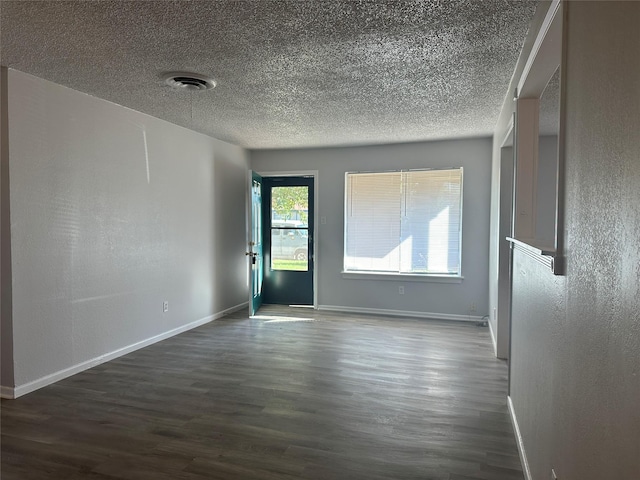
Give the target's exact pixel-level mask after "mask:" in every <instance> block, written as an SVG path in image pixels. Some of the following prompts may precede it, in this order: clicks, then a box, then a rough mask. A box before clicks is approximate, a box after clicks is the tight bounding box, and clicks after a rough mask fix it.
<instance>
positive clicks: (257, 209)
mask: <svg viewBox="0 0 640 480" xmlns="http://www.w3.org/2000/svg"><path fill="white" fill-rule="evenodd" d="M250 188H251V238H250V239H249V249H248V250H247V256H248V257H249V265H250V267H249V268H250V269H251V272H250V275H249V278H250V283H251V285H250V298H249V315H255V314H256V312H257V311H258V309H259V308H260V305H262V280H263V277H264V257H263V255H262V236H263V228H262V177H261V176H260V175H258V174H257V173H256V172H251V186H250Z"/></svg>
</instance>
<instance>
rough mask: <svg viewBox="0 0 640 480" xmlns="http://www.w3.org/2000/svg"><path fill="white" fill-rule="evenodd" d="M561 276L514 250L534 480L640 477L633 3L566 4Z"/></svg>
mask: <svg viewBox="0 0 640 480" xmlns="http://www.w3.org/2000/svg"><path fill="white" fill-rule="evenodd" d="M566 25H567V41H568V43H567V50H566V51H567V58H566V61H567V68H566V72H565V75H566V82H567V87H566V117H567V118H566V149H565V152H566V156H565V158H566V197H565V198H566V226H565V235H566V237H565V238H566V257H567V269H566V277H554V276H553V275H552V274H551V272H550V271H548V269H546V268H544V267H542V266H541V265H539V264H537V263H535V262H533V261H532V260H531V259H529V258H526V257H524V256H521V255H520V254H516V256H515V259H514V261H515V270H514V287H513V289H514V291H513V325H512V341H513V348H512V352H511V354H512V357H511V362H512V363H511V374H512V380H511V397H512V400H513V405H514V410H515V413H516V417H517V420H518V423H519V426H520V431H521V433H522V436H523V441H524V447H525V451H526V453H527V457H528V460H529V465H530V468H531V472H532V475H533V478H534V479H536V480H537V479H545V478H549V477H550V472H551V468H554V469H555V471H556V473H557V475H558V478H559V479H563V480H565V479H566V480H601V479H605V478H606V479H614V478H615V479H617V478H620V479H625V480H626V479H629V480H631V479H637V478H640V408H638V405H639V399H640V268H639V265H640V209H639V205H640V188H639V186H640V135H639V134H638V132H640V69H639V68H638V58H640V29H638V25H640V3H637V2H568V21H567V24H566Z"/></svg>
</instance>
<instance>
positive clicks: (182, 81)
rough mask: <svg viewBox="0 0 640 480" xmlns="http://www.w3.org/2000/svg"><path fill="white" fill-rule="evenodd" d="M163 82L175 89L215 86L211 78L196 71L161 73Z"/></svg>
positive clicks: (193, 89) (207, 88)
mask: <svg viewBox="0 0 640 480" xmlns="http://www.w3.org/2000/svg"><path fill="white" fill-rule="evenodd" d="M163 78H164V83H166V84H167V85H169V86H171V87H173V88H175V89H176V90H189V91H202V90H209V89H211V88H213V87H215V86H216V82H215V81H214V80H213V78H210V77H207V76H205V75H200V74H198V73H190V72H170V73H166V74H165V75H163Z"/></svg>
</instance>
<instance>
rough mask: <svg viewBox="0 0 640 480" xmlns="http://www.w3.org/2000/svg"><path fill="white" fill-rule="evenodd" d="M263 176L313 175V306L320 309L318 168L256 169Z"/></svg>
mask: <svg viewBox="0 0 640 480" xmlns="http://www.w3.org/2000/svg"><path fill="white" fill-rule="evenodd" d="M256 173H257V174H258V175H260V176H261V177H263V178H264V177H313V218H314V220H315V221H314V224H313V308H314V309H315V310H317V309H318V225H319V224H320V217H319V216H318V199H319V196H318V170H289V171H284V172H281V171H273V172H271V171H267V172H265V171H256Z"/></svg>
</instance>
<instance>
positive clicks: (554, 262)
mask: <svg viewBox="0 0 640 480" xmlns="http://www.w3.org/2000/svg"><path fill="white" fill-rule="evenodd" d="M507 241H508V242H511V245H512V246H513V249H514V250H517V251H519V252H522V253H523V254H525V255H527V256H528V257H530V258H532V259H533V260H535V261H536V262H538V263H540V264H541V265H544V266H545V267H547V268H549V269H550V270H551V271H552V272H553V274H554V275H562V270H561V268H562V259H561V257H560V256H559V255H558V254H557V252H556V250H555V249H553V248H542V247H535V246H533V245H532V243H534V242H532V241H531V242H529V241H523V240H517V239H515V238H511V237H507Z"/></svg>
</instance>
